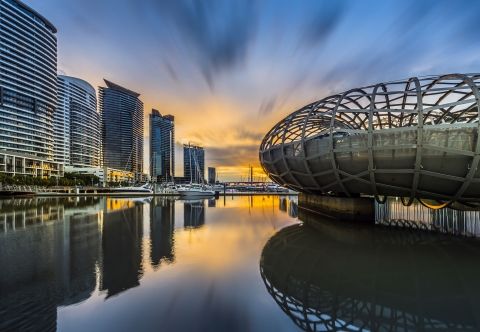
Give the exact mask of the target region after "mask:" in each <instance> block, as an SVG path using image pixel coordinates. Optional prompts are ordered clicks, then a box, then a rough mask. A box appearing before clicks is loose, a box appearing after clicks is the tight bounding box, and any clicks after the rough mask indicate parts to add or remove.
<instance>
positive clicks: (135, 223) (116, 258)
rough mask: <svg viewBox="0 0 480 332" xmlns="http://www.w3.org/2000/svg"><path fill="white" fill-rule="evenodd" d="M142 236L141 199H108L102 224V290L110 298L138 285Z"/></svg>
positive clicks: (140, 273) (140, 268) (141, 271)
mask: <svg viewBox="0 0 480 332" xmlns="http://www.w3.org/2000/svg"><path fill="white" fill-rule="evenodd" d="M142 237H143V207H142V203H141V202H136V201H132V200H127V199H107V200H106V213H105V214H104V220H103V227H102V253H103V260H102V273H101V276H102V278H101V280H100V290H102V291H106V292H107V298H108V297H110V296H114V295H116V294H118V293H120V292H123V291H124V290H127V289H129V288H132V287H135V286H138V285H139V279H140V278H141V276H142V273H143V266H142V256H143V253H142ZM119 276H121V277H120V278H119Z"/></svg>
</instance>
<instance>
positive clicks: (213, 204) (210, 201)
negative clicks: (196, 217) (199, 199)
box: [208, 198, 217, 208]
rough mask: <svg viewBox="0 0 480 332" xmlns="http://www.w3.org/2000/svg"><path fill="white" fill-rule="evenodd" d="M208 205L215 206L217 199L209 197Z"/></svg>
mask: <svg viewBox="0 0 480 332" xmlns="http://www.w3.org/2000/svg"><path fill="white" fill-rule="evenodd" d="M208 207H209V208H210V207H217V199H216V198H209V199H208Z"/></svg>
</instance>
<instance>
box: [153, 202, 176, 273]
mask: <svg viewBox="0 0 480 332" xmlns="http://www.w3.org/2000/svg"><path fill="white" fill-rule="evenodd" d="M174 230H175V200H174V199H170V198H160V197H155V198H154V199H153V201H152V202H151V206H150V261H151V265H152V267H153V268H158V266H159V265H160V262H161V261H166V262H169V263H170V262H173V261H174V259H175V257H174V251H173V244H174V238H173V234H174Z"/></svg>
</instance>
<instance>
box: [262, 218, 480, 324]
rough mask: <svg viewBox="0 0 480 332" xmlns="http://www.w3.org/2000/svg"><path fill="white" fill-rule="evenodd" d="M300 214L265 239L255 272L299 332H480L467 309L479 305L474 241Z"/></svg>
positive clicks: (476, 315) (478, 248) (474, 313)
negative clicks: (298, 221) (299, 222)
mask: <svg viewBox="0 0 480 332" xmlns="http://www.w3.org/2000/svg"><path fill="white" fill-rule="evenodd" d="M299 213H300V215H299V217H300V219H301V220H303V221H305V223H306V224H305V225H295V226H290V227H287V228H284V229H283V230H281V231H280V232H278V233H277V234H276V235H274V236H273V237H272V238H271V239H270V240H269V241H268V243H267V244H266V245H265V247H264V249H263V252H262V257H261V262H260V271H261V275H262V278H263V280H264V282H265V285H266V287H267V289H268V292H269V293H270V294H271V295H272V297H273V298H274V299H275V301H276V302H277V303H278V305H279V306H280V307H281V308H282V309H283V311H285V312H286V313H287V314H288V315H289V316H290V318H291V319H292V320H293V321H294V322H295V323H296V324H297V325H298V326H299V327H300V328H302V329H304V330H308V331H359V330H363V329H366V330H373V331H417V330H421V331H428V330H443V331H465V330H470V331H473V330H478V329H479V328H480V326H479V322H480V310H472V308H480V284H479V283H478V280H479V278H480V266H479V265H478V263H477V262H476V258H477V257H479V255H480V243H478V242H477V241H476V240H471V239H464V238H452V237H448V236H446V235H440V234H431V233H424V232H411V231H408V230H391V229H388V228H385V227H378V226H370V225H364V226H361V225H358V224H356V225H352V224H347V223H339V222H331V221H328V220H319V217H318V216H312V215H309V214H305V213H304V212H302V211H301V210H300V211H299ZM311 225H315V228H316V229H314V228H312V226H311ZM460 242H461V243H460ZM453 248H455V250H451V249H453Z"/></svg>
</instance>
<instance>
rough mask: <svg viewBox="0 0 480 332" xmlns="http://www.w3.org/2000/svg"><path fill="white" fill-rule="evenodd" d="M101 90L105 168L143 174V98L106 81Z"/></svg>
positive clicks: (138, 174)
mask: <svg viewBox="0 0 480 332" xmlns="http://www.w3.org/2000/svg"><path fill="white" fill-rule="evenodd" d="M105 84H106V85H107V87H100V88H99V104H100V116H101V121H102V143H103V165H104V166H106V167H111V168H115V169H118V170H125V171H131V172H134V173H135V175H136V176H137V179H139V178H140V175H141V174H142V172H143V103H142V101H141V100H140V99H139V98H138V97H139V96H140V94H138V93H136V92H133V91H131V90H128V89H126V88H123V87H121V86H119V85H117V84H115V83H112V82H110V81H107V80H105Z"/></svg>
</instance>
